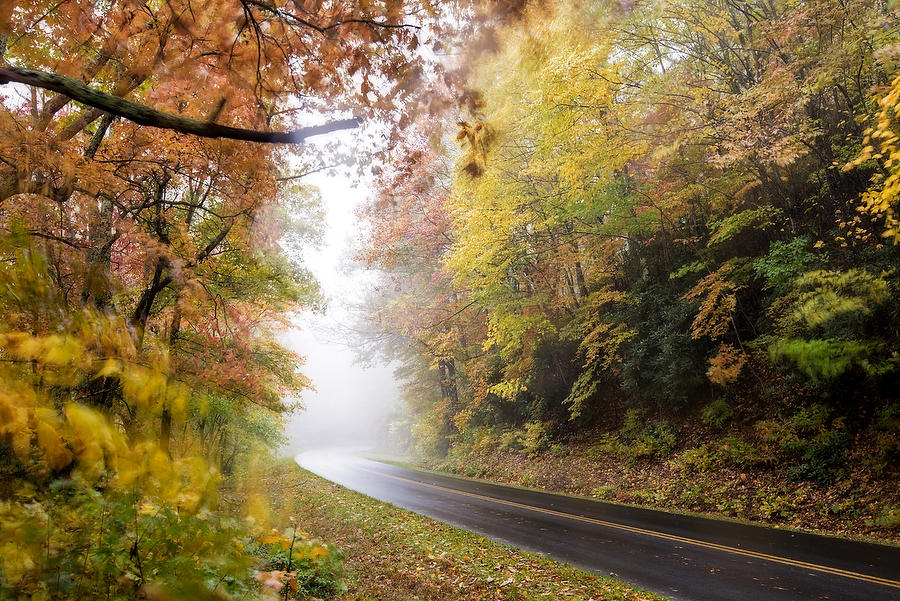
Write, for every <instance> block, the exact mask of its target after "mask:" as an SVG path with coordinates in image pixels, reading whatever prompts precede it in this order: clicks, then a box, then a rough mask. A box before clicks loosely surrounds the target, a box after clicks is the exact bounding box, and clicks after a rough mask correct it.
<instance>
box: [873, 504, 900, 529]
mask: <svg viewBox="0 0 900 601" xmlns="http://www.w3.org/2000/svg"><path fill="white" fill-rule="evenodd" d="M874 523H875V525H876V526H878V527H879V528H891V529H894V528H900V507H885V508H883V509H882V510H881V512H880V513H879V514H878V517H876V518H875V522H874Z"/></svg>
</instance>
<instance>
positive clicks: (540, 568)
mask: <svg viewBox="0 0 900 601" xmlns="http://www.w3.org/2000/svg"><path fill="white" fill-rule="evenodd" d="M266 485H267V486H268V487H269V489H270V493H272V498H277V499H282V500H283V503H282V504H281V505H280V506H279V507H277V508H276V509H277V510H278V512H279V513H284V514H286V515H291V516H293V517H295V518H296V519H297V521H298V522H299V523H300V524H301V525H302V526H301V527H302V528H304V529H305V530H308V531H310V532H311V533H312V534H313V535H315V536H317V537H320V538H322V539H325V540H328V541H330V542H332V543H334V544H335V545H337V546H338V547H339V548H340V549H341V550H342V551H343V553H344V554H345V557H346V559H345V561H346V565H347V568H348V571H349V578H348V580H349V590H348V592H347V593H345V594H343V595H341V596H340V597H337V599H339V600H341V601H375V600H378V601H432V600H433V601H453V600H461V601H462V600H465V601H481V600H484V601H487V600H497V601H501V600H503V601H505V600H510V601H513V600H516V601H518V600H522V601H526V600H534V601H537V600H548V599H549V600H554V601H555V600H563V599H565V600H571V601H588V600H593V601H601V600H603V601H638V600H647V601H650V600H659V599H662V598H661V597H658V596H656V595H652V594H650V593H647V592H643V591H640V590H637V589H634V588H632V587H630V586H628V585H625V584H622V583H619V582H616V581H614V580H611V579H609V578H604V577H602V576H598V575H596V574H593V573H591V572H587V571H584V570H580V569H578V568H574V567H572V566H569V565H567V564H563V563H559V562H556V561H553V560H550V559H547V558H544V557H541V556H540V555H537V554H535V553H529V552H526V551H521V550H518V549H516V548H514V547H510V546H508V545H504V544H501V543H497V542H494V541H491V540H489V539H486V538H484V537H482V536H479V535H477V534H473V533H471V532H467V531H465V530H461V529H459V528H455V527H453V526H448V525H446V524H443V523H441V522H437V521H435V520H432V519H429V518H426V517H422V516H419V515H417V514H414V513H411V512H409V511H405V510H402V509H399V508H397V507H394V506H392V505H388V504H386V503H381V502H380V501H376V500H374V499H371V498H369V497H366V496H365V495H361V494H358V493H355V492H352V491H349V490H347V489H345V488H343V487H341V486H338V485H335V484H332V483H330V482H328V481H326V480H323V479H321V478H319V477H318V476H315V475H314V474H312V473H310V472H307V471H305V470H303V469H301V468H300V467H298V466H296V465H295V464H294V463H293V462H287V461H285V462H282V463H281V464H279V465H278V466H277V467H276V468H275V469H274V470H273V472H272V473H271V475H270V476H269V477H268V478H267V481H266ZM276 493H277V494H276Z"/></svg>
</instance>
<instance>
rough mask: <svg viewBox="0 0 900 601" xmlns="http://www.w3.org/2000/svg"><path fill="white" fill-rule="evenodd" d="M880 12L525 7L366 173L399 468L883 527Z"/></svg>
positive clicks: (897, 276)
mask: <svg viewBox="0 0 900 601" xmlns="http://www.w3.org/2000/svg"><path fill="white" fill-rule="evenodd" d="M897 9H898V5H897V3H895V2H880V1H873V0H850V1H848V2H840V3H835V2H833V1H831V0H814V1H811V2H808V1H802V2H801V1H795V0H779V1H775V2H771V1H769V0H758V1H757V0H754V1H751V2H732V1H721V2H720V1H711V0H664V1H661V2H648V3H632V2H618V1H609V2H582V1H580V0H562V1H560V2H554V3H535V4H534V5H528V6H526V8H525V9H524V11H523V14H522V15H521V17H520V18H518V19H516V20H514V21H512V22H510V23H509V24H507V25H506V26H505V27H504V28H501V29H500V30H499V31H498V33H497V35H496V36H495V37H494V38H492V40H491V43H490V44H489V45H487V47H485V46H478V47H477V48H476V49H474V50H473V51H472V53H471V55H470V56H468V57H467V58H468V63H467V65H468V66H470V67H471V68H470V69H469V70H468V71H467V72H466V77H467V80H466V81H467V83H468V85H469V87H470V90H471V93H470V95H469V102H468V104H465V105H464V106H463V107H462V108H461V109H459V110H454V111H450V112H449V113H445V114H441V115H436V116H432V117H430V118H429V119H421V120H419V121H418V122H417V123H413V124H411V125H410V126H409V128H408V135H407V136H406V138H405V139H404V142H403V143H402V144H399V145H398V146H397V148H395V150H394V155H393V162H392V163H391V164H390V168H389V169H385V170H384V171H383V172H381V173H380V174H379V181H380V188H379V193H378V194H377V195H376V196H375V197H374V198H373V199H372V202H371V203H370V205H369V207H368V209H367V212H366V217H367V219H368V221H369V223H370V225H371V233H370V236H369V239H368V240H367V243H366V245H365V246H364V247H363V248H362V250H361V253H360V255H361V258H362V259H363V260H366V261H368V262H369V263H370V264H371V265H373V266H374V267H377V268H378V269H380V270H382V271H383V273H384V275H385V283H384V285H383V286H380V287H379V288H378V289H377V290H376V291H375V292H373V294H372V296H371V298H370V300H369V305H368V309H369V311H368V315H369V322H370V327H371V328H373V329H374V330H375V331H376V332H378V336H376V337H372V338H370V341H371V342H372V352H382V353H385V354H386V355H387V356H389V357H391V358H392V359H396V360H399V361H401V363H402V367H401V368H400V369H399V370H398V373H399V374H400V375H401V376H402V377H403V378H404V379H405V382H406V388H405V390H404V396H405V398H406V401H407V406H408V413H407V415H405V416H402V417H400V418H398V420H397V421H396V422H395V425H394V428H393V432H394V433H395V434H396V435H397V437H396V440H398V441H400V444H403V445H405V446H406V447H407V448H409V449H411V450H413V451H414V452H415V453H417V454H418V456H419V457H422V458H423V459H424V460H425V461H426V462H427V464H428V465H432V466H442V467H445V468H447V469H451V470H454V471H458V472H463V473H468V474H470V475H486V476H488V477H496V478H501V479H505V480H514V481H517V482H519V483H522V484H534V485H543V486H548V487H550V488H555V489H567V490H576V491H579V492H581V493H585V494H593V495H595V496H598V497H603V498H613V499H618V500H624V501H629V502H638V503H646V504H652V505H660V506H666V507H680V508H688V509H695V510H702V511H710V512H715V513H721V514H724V515H730V516H739V517H746V518H751V519H758V520H764V521H769V522H775V523H785V524H793V525H798V526H802V527H815V528H821V529H824V530H832V531H840V532H854V533H869V534H874V535H877V536H881V537H885V538H894V539H896V537H897V535H898V532H900V498H898V491H897V487H896V482H897V481H898V478H900V472H898V469H900V419H898V417H900V405H898V399H897V390H898V383H900V380H898V375H900V355H898V348H900V334H898V333H900V310H898V307H900V303H898V298H900V294H898V292H900V271H898V265H900V245H898V242H900V230H898V226H897V223H898V221H897V211H898V198H900V196H898V190H900V187H898V177H900V176H898V173H900V155H898V152H900V151H898V145H897V141H898V136H900V118H898V116H900V111H898V102H900V78H898V77H897V65H898V57H900V45H898V43H900V18H898V12H897Z"/></svg>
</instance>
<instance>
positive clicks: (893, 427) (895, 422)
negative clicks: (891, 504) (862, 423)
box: [865, 403, 900, 474]
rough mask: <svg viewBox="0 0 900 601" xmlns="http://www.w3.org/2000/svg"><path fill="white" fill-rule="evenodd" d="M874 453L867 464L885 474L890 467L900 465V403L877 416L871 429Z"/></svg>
mask: <svg viewBox="0 0 900 601" xmlns="http://www.w3.org/2000/svg"><path fill="white" fill-rule="evenodd" d="M869 439H870V440H871V441H872V452H871V453H870V454H868V455H867V457H866V458H865V463H866V464H867V465H868V466H869V467H870V468H872V470H874V471H875V473H876V474H883V473H884V472H885V471H886V470H887V469H888V468H889V467H892V466H896V465H897V464H898V463H900V403H895V404H893V405H889V406H887V407H885V408H883V409H881V410H880V411H878V412H877V413H876V414H875V419H873V420H872V425H871V426H870V427H869Z"/></svg>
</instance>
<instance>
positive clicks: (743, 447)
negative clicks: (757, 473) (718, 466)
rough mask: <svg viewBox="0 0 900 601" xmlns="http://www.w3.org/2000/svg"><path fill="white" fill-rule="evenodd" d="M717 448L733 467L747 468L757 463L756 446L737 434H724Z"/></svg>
mask: <svg viewBox="0 0 900 601" xmlns="http://www.w3.org/2000/svg"><path fill="white" fill-rule="evenodd" d="M719 448H720V450H721V454H722V458H723V459H724V460H725V461H726V462H727V463H730V464H731V465H733V466H735V467H739V468H748V467H752V466H753V465H756V464H757V463H759V459H758V454H757V451H756V447H755V446H754V445H753V444H751V443H749V442H747V441H746V440H744V439H743V438H740V437H739V436H735V435H733V434H732V435H729V436H726V437H725V438H723V439H722V444H721V446H720V447H719Z"/></svg>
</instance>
